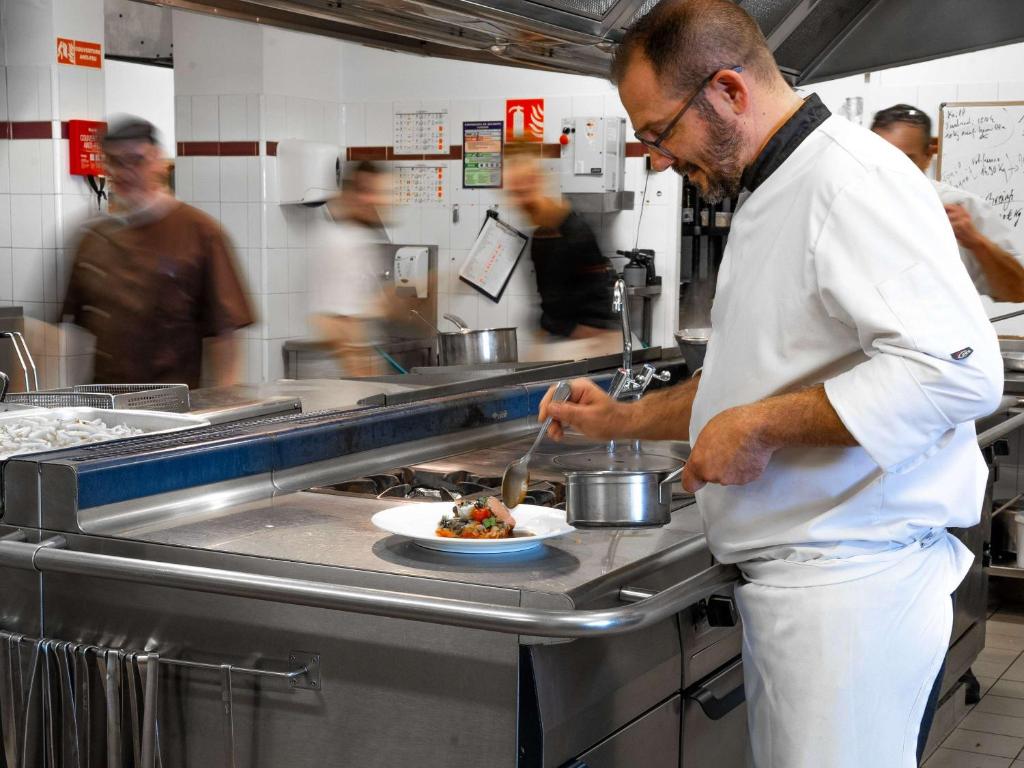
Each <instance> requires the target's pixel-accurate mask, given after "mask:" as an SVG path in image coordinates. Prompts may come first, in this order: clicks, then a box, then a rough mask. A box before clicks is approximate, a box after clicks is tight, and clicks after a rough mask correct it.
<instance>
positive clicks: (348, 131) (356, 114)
mask: <svg viewBox="0 0 1024 768" xmlns="http://www.w3.org/2000/svg"><path fill="white" fill-rule="evenodd" d="M341 119H342V130H343V133H344V135H345V146H346V147H363V146H367V143H366V105H365V104H342V105H341Z"/></svg>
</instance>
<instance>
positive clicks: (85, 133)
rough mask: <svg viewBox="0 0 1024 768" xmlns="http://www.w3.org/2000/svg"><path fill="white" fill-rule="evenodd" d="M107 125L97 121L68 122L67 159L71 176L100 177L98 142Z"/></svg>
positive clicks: (101, 166) (99, 148)
mask: <svg viewBox="0 0 1024 768" xmlns="http://www.w3.org/2000/svg"><path fill="white" fill-rule="evenodd" d="M106 128H107V124H106V123H104V122H100V121H98V120H68V157H69V159H70V165H71V167H70V169H69V170H70V171H71V175H72V176H102V175H103V173H104V172H103V149H102V148H101V147H100V141H101V140H102V139H103V132H104V131H105V130H106Z"/></svg>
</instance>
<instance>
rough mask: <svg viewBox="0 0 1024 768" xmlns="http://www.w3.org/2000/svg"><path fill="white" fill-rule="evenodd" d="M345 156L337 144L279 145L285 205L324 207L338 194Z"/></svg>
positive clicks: (293, 142)
mask: <svg viewBox="0 0 1024 768" xmlns="http://www.w3.org/2000/svg"><path fill="white" fill-rule="evenodd" d="M340 155H341V153H340V150H339V148H338V146H337V145H336V144H324V143H321V142H318V141H303V140H301V139H285V140H283V141H281V142H279V143H278V145H277V186H278V192H279V195H278V197H279V199H280V202H281V205H320V204H321V203H324V202H326V201H327V200H329V199H330V198H332V197H334V195H336V194H338V187H339V186H340V180H341V157H340Z"/></svg>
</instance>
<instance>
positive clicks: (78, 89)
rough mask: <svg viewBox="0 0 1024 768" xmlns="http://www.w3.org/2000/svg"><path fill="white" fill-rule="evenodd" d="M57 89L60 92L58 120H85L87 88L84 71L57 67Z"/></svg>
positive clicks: (87, 112)
mask: <svg viewBox="0 0 1024 768" xmlns="http://www.w3.org/2000/svg"><path fill="white" fill-rule="evenodd" d="M57 87H58V89H59V91H60V95H59V102H60V119H61V120H79V119H85V118H86V116H87V115H88V114H89V87H88V81H87V80H86V70H84V69H82V68H81V67H59V68H58V70H57Z"/></svg>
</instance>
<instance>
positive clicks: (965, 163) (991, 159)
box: [939, 101, 1024, 247]
mask: <svg viewBox="0 0 1024 768" xmlns="http://www.w3.org/2000/svg"><path fill="white" fill-rule="evenodd" d="M939 178H940V179H942V180H943V181H945V182H946V183H948V184H952V185H953V186H954V187H959V188H961V189H966V190H967V191H969V192H974V193H975V194H976V195H980V196H981V197H982V198H984V200H985V201H986V202H987V203H988V204H989V205H991V206H992V207H993V208H995V209H996V211H998V212H999V215H1000V216H1002V217H1003V219H1004V220H1005V221H1006V223H1007V224H1009V225H1010V227H1012V228H1013V230H1014V232H1015V234H1016V236H1017V242H1018V243H1019V244H1020V245H1021V246H1022V247H1024V102H1022V101H1015V102H1014V101H1006V102H959V103H949V104H943V105H942V111H941V112H940V114H939Z"/></svg>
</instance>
